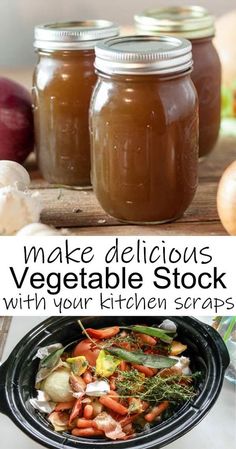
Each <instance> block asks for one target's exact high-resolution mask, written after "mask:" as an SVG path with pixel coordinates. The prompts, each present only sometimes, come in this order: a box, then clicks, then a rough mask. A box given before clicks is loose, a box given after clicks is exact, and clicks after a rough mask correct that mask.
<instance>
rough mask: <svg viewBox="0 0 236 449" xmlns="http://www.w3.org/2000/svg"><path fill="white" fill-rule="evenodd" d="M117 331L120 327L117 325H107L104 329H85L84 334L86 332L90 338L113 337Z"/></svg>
mask: <svg viewBox="0 0 236 449" xmlns="http://www.w3.org/2000/svg"><path fill="white" fill-rule="evenodd" d="M119 332H120V328H119V327H118V326H114V327H107V328H104V329H91V328H88V329H86V334H88V335H89V336H90V337H92V338H97V339H98V340H103V339H104V338H111V337H114V336H115V335H117V334H118V333H119Z"/></svg>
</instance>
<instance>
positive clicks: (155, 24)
mask: <svg viewBox="0 0 236 449" xmlns="http://www.w3.org/2000/svg"><path fill="white" fill-rule="evenodd" d="M214 21H215V20H214V17H213V16H212V15H211V14H209V13H208V11H207V10H206V9H205V8H203V7H201V6H185V7H169V8H168V7H167V8H161V9H155V10H146V11H144V13H142V14H139V15H136V16H135V23H136V27H137V31H138V33H140V34H149V35H150V34H153V35H167V34H168V35H172V36H181V37H184V38H186V39H189V40H190V41H191V43H192V52H193V62H194V65H193V72H192V80H193V82H194V84H195V87H196V89H197V93H198V98H199V157H200V158H203V157H204V156H206V155H208V154H209V153H210V152H211V151H212V149H213V148H214V146H215V144H216V141H217V138H218V134H219V129H220V117H221V64H220V59H219V56H218V54H217V51H216V49H215V47H214V45H213V37H214V34H215V27H214Z"/></svg>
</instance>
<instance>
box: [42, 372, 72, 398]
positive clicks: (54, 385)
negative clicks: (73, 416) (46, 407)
mask: <svg viewBox="0 0 236 449" xmlns="http://www.w3.org/2000/svg"><path fill="white" fill-rule="evenodd" d="M69 380H70V372H69V371H68V370H66V369H65V368H59V369H58V370H56V371H54V372H53V373H51V374H50V375H49V376H48V377H47V379H46V380H45V381H44V384H43V390H44V391H45V393H47V394H48V396H49V397H50V398H51V400H52V401H54V402H67V401H70V400H72V399H73V393H72V391H71V388H70V383H69Z"/></svg>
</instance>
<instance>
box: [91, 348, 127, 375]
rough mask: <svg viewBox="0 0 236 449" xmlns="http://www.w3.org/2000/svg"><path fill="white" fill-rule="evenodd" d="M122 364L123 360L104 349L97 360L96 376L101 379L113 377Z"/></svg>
mask: <svg viewBox="0 0 236 449" xmlns="http://www.w3.org/2000/svg"><path fill="white" fill-rule="evenodd" d="M120 362H121V359H119V358H117V357H114V356H112V355H110V354H108V353H107V352H106V351H104V350H103V349H102V350H101V351H100V352H99V356H98V358H97V360H96V375H97V376H101V377H110V376H112V374H113V373H114V372H115V370H116V368H117V366H119V365H120Z"/></svg>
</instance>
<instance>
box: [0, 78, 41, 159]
mask: <svg viewBox="0 0 236 449" xmlns="http://www.w3.org/2000/svg"><path fill="white" fill-rule="evenodd" d="M33 147H34V125H33V110H32V100H31V95H30V93H29V92H28V90H27V89H25V87H23V86H21V85H20V84H18V83H16V82H15V81H12V80H10V79H8V78H3V77H0V160H5V159H6V160H10V161H15V162H18V163H20V164H22V163H23V162H24V161H25V159H26V158H27V156H28V155H29V154H30V152H31V151H32V150H33Z"/></svg>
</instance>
